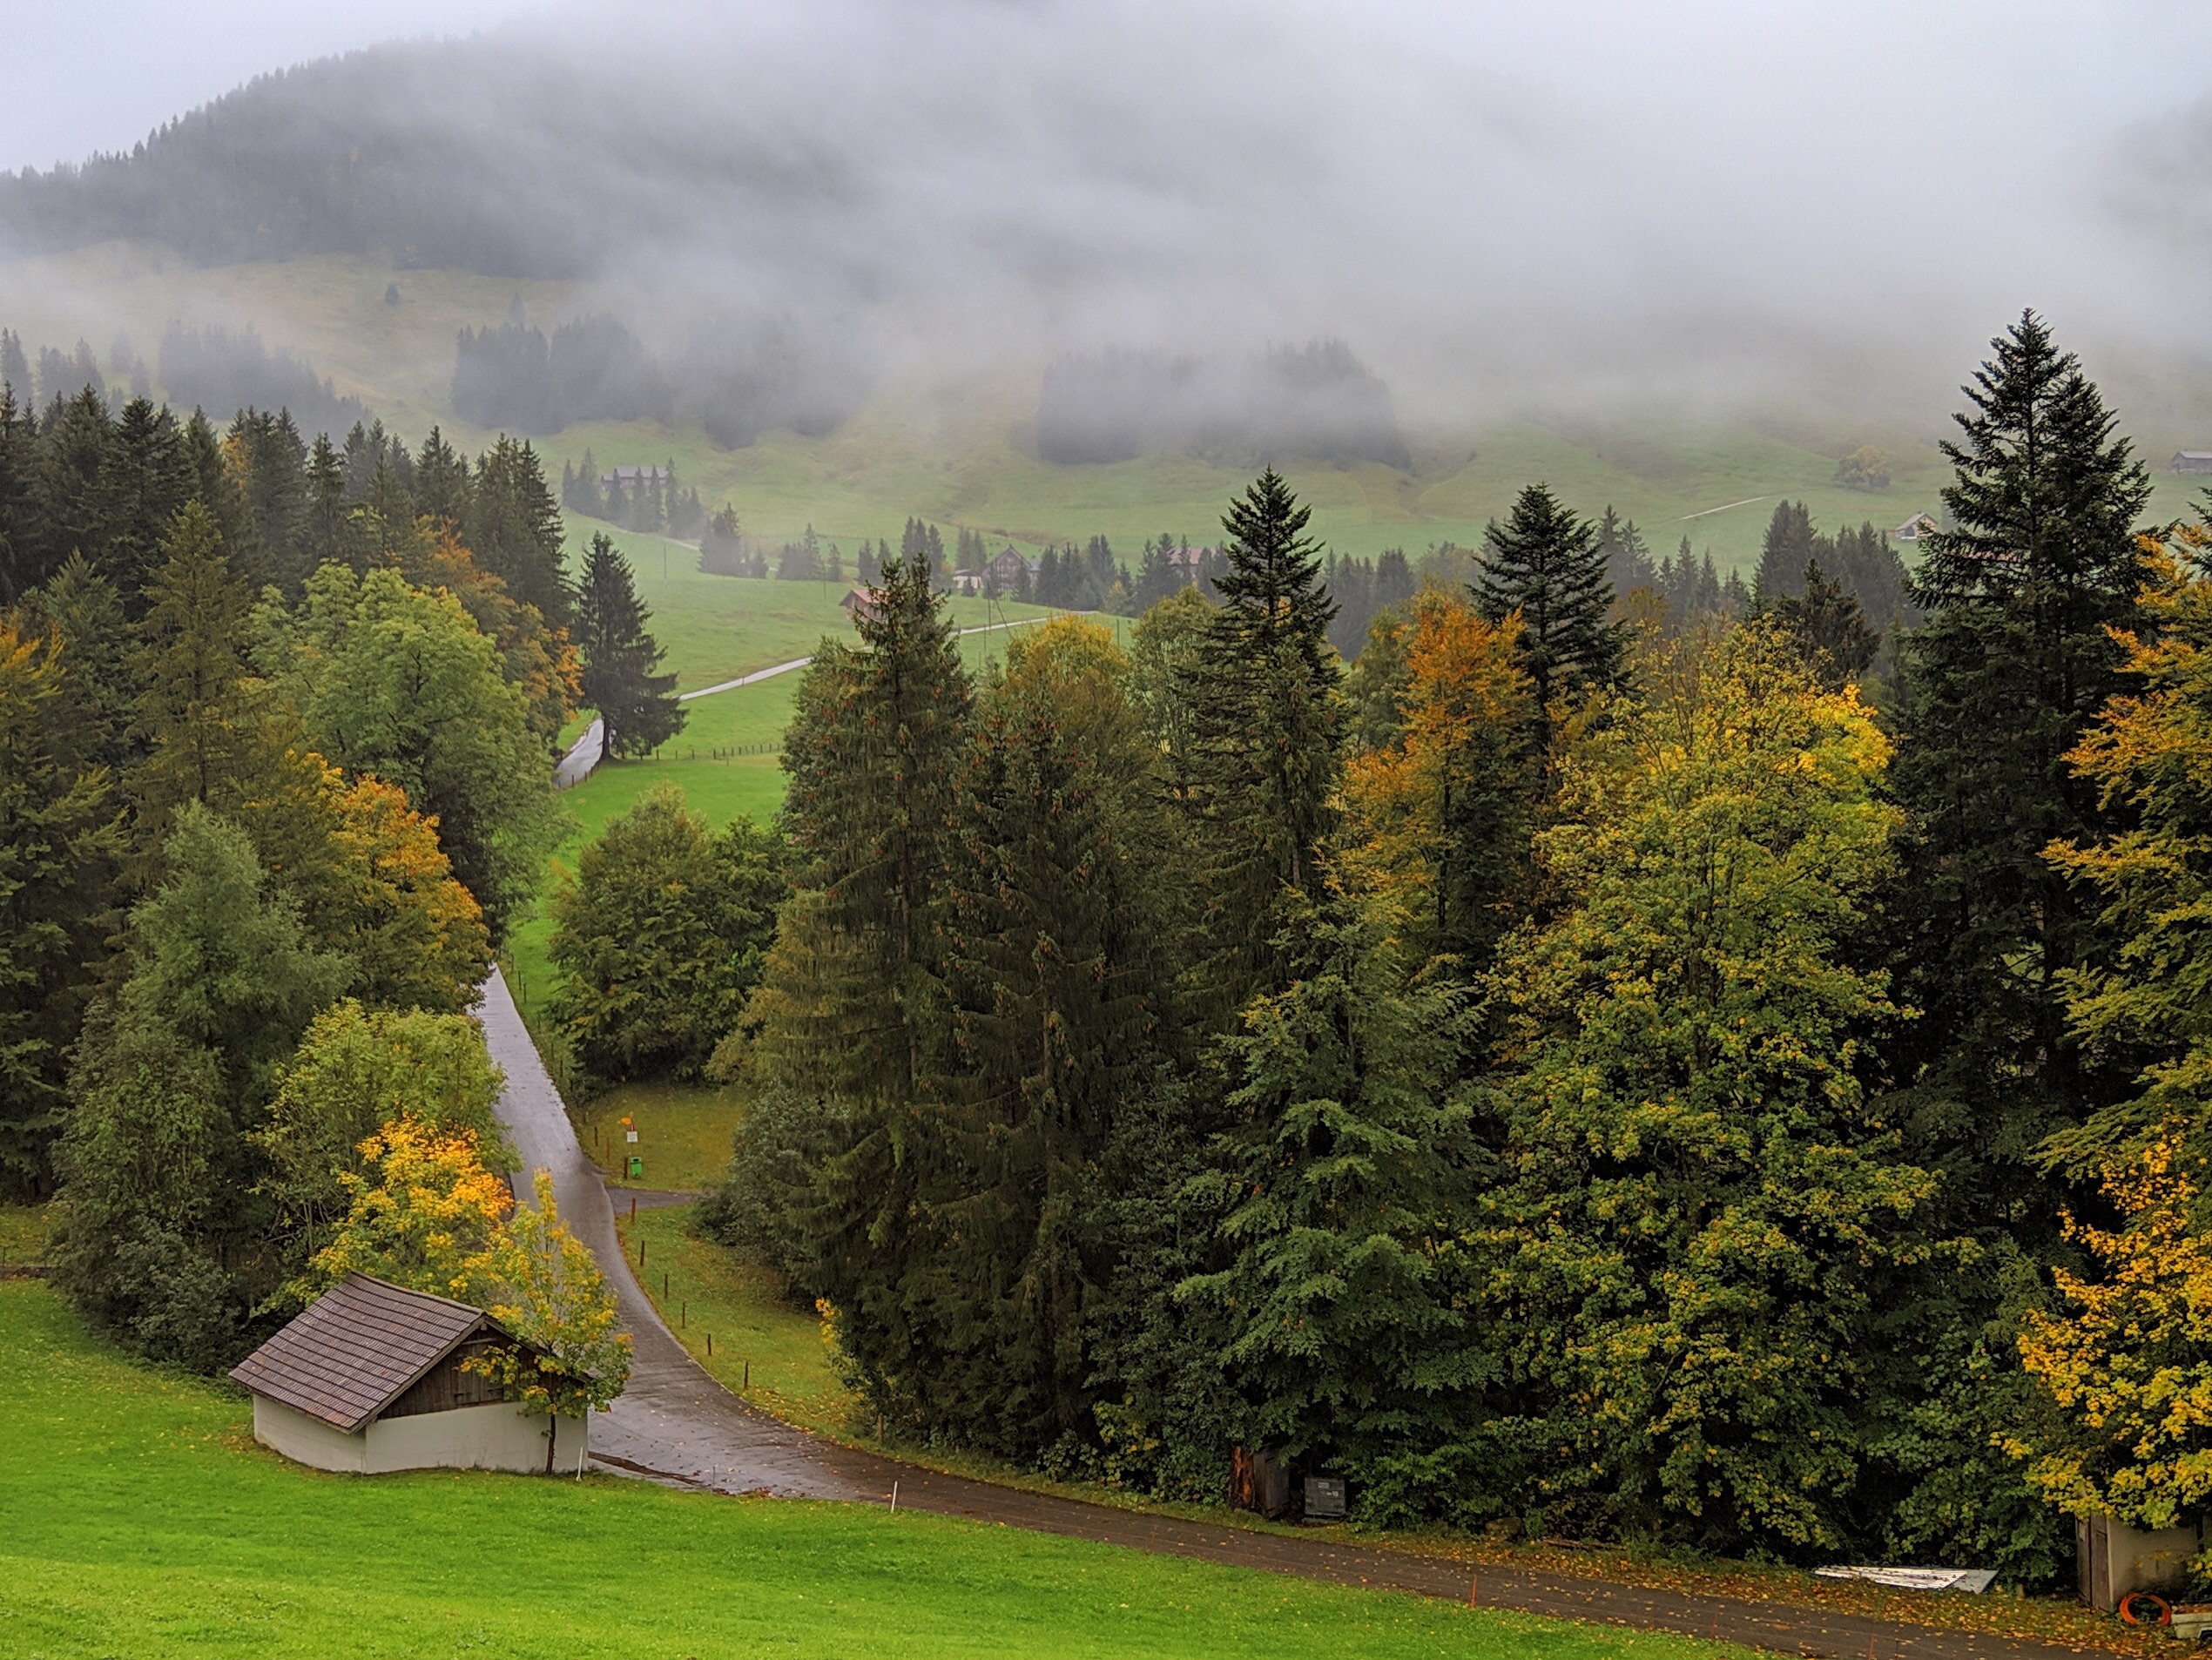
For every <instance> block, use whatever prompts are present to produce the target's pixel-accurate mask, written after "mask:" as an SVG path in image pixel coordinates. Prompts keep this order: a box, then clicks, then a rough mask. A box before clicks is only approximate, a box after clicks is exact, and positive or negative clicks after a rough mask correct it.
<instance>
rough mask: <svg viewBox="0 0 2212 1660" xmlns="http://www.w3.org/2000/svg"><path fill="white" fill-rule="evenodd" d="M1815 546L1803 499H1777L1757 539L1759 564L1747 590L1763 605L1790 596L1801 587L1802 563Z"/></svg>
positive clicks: (1812, 554)
mask: <svg viewBox="0 0 2212 1660" xmlns="http://www.w3.org/2000/svg"><path fill="white" fill-rule="evenodd" d="M1817 551H1818V550H1817V548H1816V547H1815V546H1814V545H1813V529H1812V511H1811V509H1810V508H1808V507H1806V506H1805V504H1804V503H1803V502H1777V503H1775V504H1774V516H1773V517H1771V518H1770V519H1769V520H1768V521H1767V526H1766V535H1765V536H1764V537H1763V538H1762V539H1761V540H1760V543H1759V568H1758V571H1757V574H1756V575H1755V576H1754V577H1752V579H1751V591H1752V593H1753V594H1755V595H1756V596H1757V598H1758V602H1759V604H1761V605H1764V606H1772V605H1774V604H1776V603H1777V601H1780V600H1783V599H1792V598H1796V597H1798V596H1800V595H1802V594H1803V593H1804V590H1805V566H1806V565H1807V564H1809V563H1811V561H1812V560H1813V558H1814V557H1815V556H1816V554H1817Z"/></svg>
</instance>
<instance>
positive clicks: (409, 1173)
mask: <svg viewBox="0 0 2212 1660" xmlns="http://www.w3.org/2000/svg"><path fill="white" fill-rule="evenodd" d="M361 1153H362V1157H363V1158H364V1159H365V1160H366V1162H367V1164H368V1173H367V1174H365V1175H356V1174H354V1173H352V1172H350V1171H348V1172H345V1173H343V1174H341V1176H340V1178H339V1179H340V1181H341V1183H343V1184H344V1185H345V1186H346V1189H347V1192H348V1193H349V1194H350V1195H351V1196H352V1200H353V1205H352V1210H351V1212H350V1214H349V1215H348V1216H347V1218H346V1220H345V1222H344V1223H343V1224H341V1226H340V1227H339V1230H338V1232H337V1235H336V1237H335V1238H333V1239H332V1241H331V1243H330V1244H329V1245H327V1246H326V1247H325V1248H324V1249H323V1250H321V1251H320V1252H317V1253H316V1255H315V1258H314V1265H313V1268H312V1270H311V1276H312V1280H313V1282H314V1283H313V1285H312V1287H311V1289H310V1294H312V1291H313V1290H320V1288H321V1287H323V1286H327V1285H332V1284H334V1283H335V1282H336V1281H337V1280H339V1279H343V1278H344V1277H345V1276H346V1275H347V1274H348V1273H365V1274H374V1276H376V1277H377V1278H378V1279H388V1280H390V1281H392V1282H393V1283H394V1284H395V1285H407V1286H410V1287H412V1288H413V1289H415V1290H417V1291H427V1292H435V1293H436V1294H437V1295H439V1296H441V1297H450V1298H453V1299H455V1300H456V1301H458V1302H464V1303H473V1304H475V1306H477V1307H479V1308H482V1309H485V1310H487V1311H488V1312H489V1313H490V1314H491V1315H492V1317H493V1318H494V1319H497V1320H498V1321H499V1322H500V1323H501V1324H502V1325H503V1326H506V1328H507V1329H508V1330H509V1332H511V1333H514V1334H515V1335H516V1337H518V1338H521V1339H523V1340H524V1341H525V1342H527V1343H529V1344H531V1345H533V1346H536V1348H537V1349H538V1350H540V1351H541V1352H542V1353H543V1357H544V1358H543V1359H537V1358H533V1357H530V1356H528V1355H524V1354H523V1353H520V1352H519V1351H510V1352H508V1353H495V1354H492V1355H489V1356H486V1357H483V1358H482V1360H477V1361H474V1362H472V1363H471V1364H472V1365H473V1366H475V1367H476V1369H477V1370H479V1371H480V1372H482V1373H483V1374H484V1375H486V1376H488V1377H490V1378H493V1379H495V1380H497V1381H498V1382H499V1383H500V1384H501V1385H502V1388H503V1391H504V1393H506V1394H507V1395H508V1397H509V1399H510V1400H515V1401H516V1402H518V1403H519V1404H521V1405H522V1406H523V1408H524V1409H525V1410H526V1411H529V1412H533V1413H562V1414H573V1413H577V1412H582V1411H584V1410H586V1409H587V1408H589V1407H605V1406H606V1405H607V1404H608V1403H609V1402H610V1401H612V1400H614V1398H615V1397H616V1396H617V1395H618V1394H620V1393H622V1389H623V1386H624V1384H625V1383H626V1382H628V1381H629V1378H630V1339H629V1338H628V1336H627V1335H624V1334H623V1333H618V1332H617V1331H616V1330H615V1321H616V1311H615V1299H614V1293H613V1292H612V1291H611V1290H610V1288H609V1286H608V1285H607V1281H606V1277H605V1276H604V1274H602V1273H601V1272H599V1267H598V1265H597V1263H596V1262H595V1261H593V1259H592V1257H591V1253H590V1251H589V1250H588V1249H587V1248H586V1247H585V1246H584V1245H583V1242H582V1241H580V1240H579V1239H577V1237H576V1236H575V1235H574V1234H573V1233H571V1232H570V1231H569V1229H568V1227H567V1225H565V1224H564V1223H563V1222H562V1220H561V1218H560V1213H559V1211H558V1210H557V1208H556V1205H555V1204H554V1198H553V1183H552V1178H550V1176H548V1175H547V1174H546V1173H545V1172H544V1171H539V1172H538V1173H537V1176H536V1178H535V1180H534V1183H533V1188H532V1201H533V1202H532V1204H531V1205H528V1206H522V1207H517V1206H516V1205H515V1203H514V1201H513V1198H511V1196H510V1195H509V1191H508V1189H507V1184H506V1183H505V1182H503V1181H502V1180H501V1179H500V1178H499V1177H497V1176H496V1175H494V1174H493V1173H492V1172H491V1171H489V1170H487V1169H486V1168H485V1167H484V1164H483V1160H482V1157H480V1156H479V1154H478V1151H477V1144H476V1137H475V1132H474V1131H473V1130H452V1131H447V1130H434V1129H432V1128H430V1127H429V1126H428V1125H426V1124H423V1123H422V1122H421V1120H420V1119H417V1118H415V1117H412V1116H411V1115H410V1116H404V1117H400V1118H397V1119H395V1120H394V1121H393V1122H392V1123H390V1124H386V1125H384V1126H383V1127H382V1128H381V1129H380V1130H378V1131H377V1132H376V1134H374V1136H371V1137H368V1139H367V1140H365V1141H364V1142H362V1143H361Z"/></svg>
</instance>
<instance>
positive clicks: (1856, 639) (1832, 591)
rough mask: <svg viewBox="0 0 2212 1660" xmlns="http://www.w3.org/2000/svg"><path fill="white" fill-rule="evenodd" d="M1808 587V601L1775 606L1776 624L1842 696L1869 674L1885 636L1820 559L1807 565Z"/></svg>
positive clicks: (1827, 684)
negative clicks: (1831, 577)
mask: <svg viewBox="0 0 2212 1660" xmlns="http://www.w3.org/2000/svg"><path fill="white" fill-rule="evenodd" d="M1773 616H1774V620H1775V623H1776V624H1777V626H1778V627H1779V628H1780V629H1781V630H1782V631H1783V632H1784V633H1785V634H1787V635H1788V636H1789V637H1790V638H1791V639H1792V640H1794V641H1796V642H1797V649H1798V651H1800V652H1801V653H1803V655H1804V659H1805V665H1806V667H1808V668H1809V669H1811V671H1812V672H1813V674H1814V676H1815V677H1816V678H1817V679H1818V680H1819V681H1820V683H1821V684H1822V685H1824V687H1826V688H1827V689H1828V690H1829V691H1831V692H1839V691H1841V690H1842V689H1843V688H1844V685H1846V684H1848V683H1849V682H1851V681H1853V680H1856V679H1858V677H1859V676H1860V675H1862V674H1864V673H1865V672H1866V669H1867V665H1870V664H1871V663H1872V662H1873V661H1874V654H1875V653H1876V652H1878V651H1880V650H1881V649H1882V637H1881V634H1880V633H1879V632H1878V631H1877V630H1874V629H1871V628H1869V627H1868V626H1867V624H1866V614H1865V611H1861V610H1860V609H1859V604H1858V599H1857V598H1856V597H1853V596H1852V595H1850V594H1847V593H1845V592H1844V590H1843V586H1842V584H1839V583H1837V582H1834V581H1831V579H1830V578H1829V577H1828V575H1827V573H1826V572H1824V571H1823V570H1821V568H1820V562H1819V561H1818V560H1817V559H1815V560H1813V561H1811V562H1810V563H1807V564H1806V566H1805V571H1804V594H1803V596H1802V597H1791V598H1785V599H1783V600H1782V601H1780V602H1779V603H1778V604H1776V605H1775V607H1774V611H1773Z"/></svg>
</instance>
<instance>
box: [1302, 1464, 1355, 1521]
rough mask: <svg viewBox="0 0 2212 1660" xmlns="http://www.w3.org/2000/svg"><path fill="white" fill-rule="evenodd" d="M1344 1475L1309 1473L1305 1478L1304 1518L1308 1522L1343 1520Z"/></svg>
mask: <svg viewBox="0 0 2212 1660" xmlns="http://www.w3.org/2000/svg"><path fill="white" fill-rule="evenodd" d="M1344 1496H1345V1495H1344V1477H1342V1476H1341V1475H1309V1476H1307V1477H1306V1478H1305V1519H1306V1520H1307V1521H1308V1522H1341V1521H1343V1520H1344Z"/></svg>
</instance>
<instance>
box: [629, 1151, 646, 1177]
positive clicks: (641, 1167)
mask: <svg viewBox="0 0 2212 1660" xmlns="http://www.w3.org/2000/svg"><path fill="white" fill-rule="evenodd" d="M644 1175H645V1161H644V1159H642V1158H640V1157H637V1154H635V1153H632V1154H631V1155H630V1179H631V1181H633V1182H636V1181H642V1180H644Z"/></svg>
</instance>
